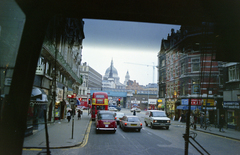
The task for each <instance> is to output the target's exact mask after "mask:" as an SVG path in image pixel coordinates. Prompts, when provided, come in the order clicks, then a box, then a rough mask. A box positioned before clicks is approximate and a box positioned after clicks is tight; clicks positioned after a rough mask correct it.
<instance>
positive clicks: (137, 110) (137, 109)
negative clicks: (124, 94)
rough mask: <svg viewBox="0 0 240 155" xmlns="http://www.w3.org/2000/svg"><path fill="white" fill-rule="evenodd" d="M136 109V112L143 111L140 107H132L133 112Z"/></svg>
mask: <svg viewBox="0 0 240 155" xmlns="http://www.w3.org/2000/svg"><path fill="white" fill-rule="evenodd" d="M134 110H135V111H136V112H141V111H142V110H141V109H139V108H132V109H131V112H133V111H134Z"/></svg>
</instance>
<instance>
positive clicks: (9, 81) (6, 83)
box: [4, 78, 12, 86]
mask: <svg viewBox="0 0 240 155" xmlns="http://www.w3.org/2000/svg"><path fill="white" fill-rule="evenodd" d="M11 83H12V78H5V83H4V84H5V86H11Z"/></svg>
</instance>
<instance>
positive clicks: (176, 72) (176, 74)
mask: <svg viewBox="0 0 240 155" xmlns="http://www.w3.org/2000/svg"><path fill="white" fill-rule="evenodd" d="M175 77H178V66H177V65H176V66H175Z"/></svg>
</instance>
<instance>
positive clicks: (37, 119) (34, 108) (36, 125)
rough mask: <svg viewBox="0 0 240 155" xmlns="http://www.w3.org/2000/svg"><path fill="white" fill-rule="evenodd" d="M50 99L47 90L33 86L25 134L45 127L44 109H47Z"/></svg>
mask: <svg viewBox="0 0 240 155" xmlns="http://www.w3.org/2000/svg"><path fill="white" fill-rule="evenodd" d="M47 104H48V99H47V95H46V94H45V92H44V91H43V90H42V89H40V88H37V87H33V89H32V93H31V99H30V105H29V109H28V116H27V129H26V131H25V136H28V135H31V134H32V133H33V130H42V129H43V128H44V110H46V111H47Z"/></svg>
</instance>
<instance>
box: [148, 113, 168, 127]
mask: <svg viewBox="0 0 240 155" xmlns="http://www.w3.org/2000/svg"><path fill="white" fill-rule="evenodd" d="M144 122H145V125H146V126H148V125H150V127H151V128H152V129H153V128H155V127H165V128H166V129H167V130H168V129H169V126H170V125H171V120H170V118H168V117H167V115H166V113H165V111H162V110H147V111H146V113H145V116H144Z"/></svg>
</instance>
